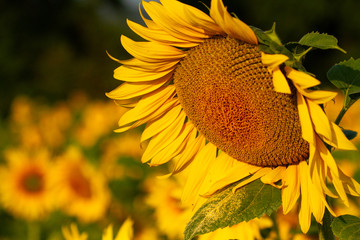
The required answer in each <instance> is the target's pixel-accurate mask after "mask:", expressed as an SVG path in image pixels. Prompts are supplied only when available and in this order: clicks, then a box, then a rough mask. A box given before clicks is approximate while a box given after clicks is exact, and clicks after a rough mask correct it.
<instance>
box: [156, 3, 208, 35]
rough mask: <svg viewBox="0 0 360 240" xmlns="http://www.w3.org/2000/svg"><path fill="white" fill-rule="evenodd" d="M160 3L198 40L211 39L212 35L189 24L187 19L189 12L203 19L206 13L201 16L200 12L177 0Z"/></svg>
mask: <svg viewBox="0 0 360 240" xmlns="http://www.w3.org/2000/svg"><path fill="white" fill-rule="evenodd" d="M160 2H161V3H162V5H163V6H164V7H165V9H166V10H167V11H168V14H169V15H170V16H171V17H172V18H173V19H174V20H175V21H176V22H177V23H178V25H179V23H180V24H181V25H182V26H184V27H186V28H187V29H190V30H191V31H192V36H195V37H198V38H209V37H211V36H210V35H208V34H207V32H206V31H205V30H204V29H203V28H199V27H197V26H195V25H193V24H191V23H189V21H188V19H187V15H188V14H187V12H192V13H195V14H196V15H197V16H203V17H204V15H206V14H204V13H202V14H201V11H200V10H198V9H196V8H194V7H192V6H190V5H187V4H184V3H181V2H179V1H176V0H160Z"/></svg>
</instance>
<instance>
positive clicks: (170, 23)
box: [143, 1, 203, 42]
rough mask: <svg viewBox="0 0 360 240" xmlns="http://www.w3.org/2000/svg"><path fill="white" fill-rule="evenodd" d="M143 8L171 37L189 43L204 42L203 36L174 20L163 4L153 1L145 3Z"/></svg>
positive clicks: (181, 22)
mask: <svg viewBox="0 0 360 240" xmlns="http://www.w3.org/2000/svg"><path fill="white" fill-rule="evenodd" d="M143 7H144V9H145V11H146V12H147V14H148V15H149V16H150V18H151V19H152V20H153V21H154V22H155V23H156V24H157V25H158V26H160V27H161V28H163V29H164V30H165V31H166V32H168V33H169V34H170V35H172V36H174V37H176V38H179V39H182V40H186V41H189V42H202V41H203V38H202V36H203V34H201V33H199V32H197V31H194V29H192V28H189V27H187V26H185V25H184V24H183V21H180V22H179V21H177V20H176V19H174V16H173V15H171V14H170V13H169V12H168V11H167V10H166V8H165V7H164V6H162V5H161V4H159V3H157V2H153V1H151V2H145V1H143Z"/></svg>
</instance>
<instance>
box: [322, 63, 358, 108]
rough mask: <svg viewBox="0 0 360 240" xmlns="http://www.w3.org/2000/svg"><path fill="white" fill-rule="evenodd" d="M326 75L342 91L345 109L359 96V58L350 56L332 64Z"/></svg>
mask: <svg viewBox="0 0 360 240" xmlns="http://www.w3.org/2000/svg"><path fill="white" fill-rule="evenodd" d="M327 77H328V79H329V80H330V82H331V83H332V84H334V85H335V86H336V87H337V88H339V89H340V90H341V91H342V92H343V93H344V95H345V102H344V109H345V110H347V109H348V108H349V107H350V106H351V105H352V104H353V103H355V102H356V101H357V100H358V99H359V98H360V59H356V60H354V59H353V58H350V59H349V60H347V61H343V62H341V63H338V64H336V65H334V66H333V67H332V68H330V70H329V71H328V73H327Z"/></svg>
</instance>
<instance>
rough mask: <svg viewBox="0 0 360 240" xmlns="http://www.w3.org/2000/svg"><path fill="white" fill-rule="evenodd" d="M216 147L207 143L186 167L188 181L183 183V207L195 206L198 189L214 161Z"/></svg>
mask: <svg viewBox="0 0 360 240" xmlns="http://www.w3.org/2000/svg"><path fill="white" fill-rule="evenodd" d="M216 152H217V147H216V146H215V145H213V144H211V143H208V144H207V145H206V146H205V147H204V148H203V149H201V151H200V152H199V153H198V154H197V155H196V157H195V159H194V160H193V161H192V163H191V165H189V166H188V179H187V181H186V183H185V186H184V190H183V193H182V196H181V201H182V202H183V203H184V204H185V205H191V204H196V201H197V199H198V198H199V196H200V195H199V189H200V188H201V185H202V183H203V180H204V177H205V176H206V174H207V172H208V169H209V167H210V166H211V165H212V164H213V163H214V161H215V160H216Z"/></svg>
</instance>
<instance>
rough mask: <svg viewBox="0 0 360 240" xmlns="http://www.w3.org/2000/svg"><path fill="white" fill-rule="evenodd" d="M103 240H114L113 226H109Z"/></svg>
mask: <svg viewBox="0 0 360 240" xmlns="http://www.w3.org/2000/svg"><path fill="white" fill-rule="evenodd" d="M102 240H113V226H112V225H109V226H108V227H107V228H106V229H105V230H104V232H103V235H102Z"/></svg>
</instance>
